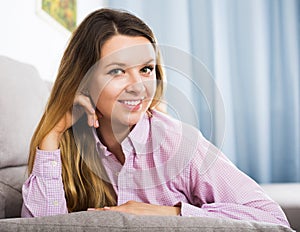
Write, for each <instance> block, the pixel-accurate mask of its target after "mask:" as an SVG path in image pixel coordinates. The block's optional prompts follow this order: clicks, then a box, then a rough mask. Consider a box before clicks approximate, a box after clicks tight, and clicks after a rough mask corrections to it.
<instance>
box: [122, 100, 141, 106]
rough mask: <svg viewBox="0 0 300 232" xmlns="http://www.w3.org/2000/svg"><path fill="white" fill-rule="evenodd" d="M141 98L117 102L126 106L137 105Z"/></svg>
mask: <svg viewBox="0 0 300 232" xmlns="http://www.w3.org/2000/svg"><path fill="white" fill-rule="evenodd" d="M142 101H143V100H119V102H121V103H123V104H125V105H128V106H137V105H139V104H141V103H142Z"/></svg>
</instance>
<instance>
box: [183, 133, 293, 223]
mask: <svg viewBox="0 0 300 232" xmlns="http://www.w3.org/2000/svg"><path fill="white" fill-rule="evenodd" d="M204 143H205V144H206V145H204V147H205V148H203V144H202V145H201V147H202V148H201V149H200V150H199V151H200V152H199V154H197V155H196V156H195V158H194V160H193V161H192V162H191V163H190V170H189V172H190V173H189V176H188V178H189V180H190V181H188V183H189V186H188V189H189V193H188V195H189V198H190V199H189V200H190V204H189V203H184V202H181V215H182V216H202V217H215V218H231V219H239V220H254V221H261V222H268V223H274V224H281V225H284V226H288V227H289V223H288V221H287V218H286V216H285V214H284V213H283V211H282V209H281V208H280V206H279V205H278V204H277V203H276V202H274V201H273V200H272V199H270V197H269V196H267V195H266V193H265V192H264V191H263V189H262V188H261V187H260V186H259V185H258V184H257V183H256V182H255V181H254V180H252V179H251V178H250V177H249V176H247V175H246V174H244V173H243V172H241V171H240V170H239V169H238V168H237V167H236V166H235V165H234V164H232V163H231V162H230V160H229V159H228V158H227V157H225V155H224V154H223V153H222V152H221V151H220V150H218V149H217V148H216V147H214V146H213V145H212V144H210V143H209V142H208V141H206V140H205V139H204Z"/></svg>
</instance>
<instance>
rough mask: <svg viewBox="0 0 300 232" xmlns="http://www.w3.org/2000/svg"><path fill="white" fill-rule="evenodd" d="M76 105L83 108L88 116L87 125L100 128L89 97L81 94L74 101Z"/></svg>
mask: <svg viewBox="0 0 300 232" xmlns="http://www.w3.org/2000/svg"><path fill="white" fill-rule="evenodd" d="M74 103H75V105H78V106H81V107H82V108H83V110H84V112H85V113H86V115H87V123H88V125H89V126H90V127H95V128H98V127H99V121H98V116H97V114H96V111H95V109H94V107H93V104H92V102H91V99H90V97H89V96H86V95H84V94H81V93H79V94H78V95H76V97H75V99H74Z"/></svg>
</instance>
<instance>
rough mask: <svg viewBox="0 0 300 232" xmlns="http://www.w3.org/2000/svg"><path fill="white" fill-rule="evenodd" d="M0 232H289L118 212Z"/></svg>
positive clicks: (20, 224) (7, 226)
mask: <svg viewBox="0 0 300 232" xmlns="http://www.w3.org/2000/svg"><path fill="white" fill-rule="evenodd" d="M0 231H2V232H6V231H7V232H8V231H51V232H56V231H73V232H76V231H87V232H89V231H103V232H105V231H107V232H117V231H118V232H119V231H143V232H147V231H149V232H161V231H172V232H173V231H186V232H191V231H225V232H226V231H228V232H229V231H230V232H232V231H243V232H247V231H275V232H276V231H292V230H291V229H289V228H286V227H284V226H277V225H273V224H266V223H257V222H249V221H237V220H224V219H213V218H201V217H197V218H195V217H180V216H135V215H130V214H124V213H119V212H101V211H92V212H79V213H72V214H69V215H57V216H51V217H41V218H28V219H24V218H22V219H5V220H0Z"/></svg>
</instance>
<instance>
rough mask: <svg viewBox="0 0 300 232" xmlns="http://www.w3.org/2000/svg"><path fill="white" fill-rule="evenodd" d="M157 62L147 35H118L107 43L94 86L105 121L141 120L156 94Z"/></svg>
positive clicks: (128, 123)
mask: <svg viewBox="0 0 300 232" xmlns="http://www.w3.org/2000/svg"><path fill="white" fill-rule="evenodd" d="M155 65H156V53H155V50H154V48H153V46H152V44H151V43H150V42H149V40H148V39H146V38H145V37H133V36H124V35H116V36H113V37H112V38H110V39H109V40H108V41H106V42H105V43H104V45H103V47H102V51H101V59H100V61H99V62H98V65H97V68H96V75H94V79H93V81H92V82H91V83H92V85H91V86H90V94H91V97H92V99H93V101H94V102H95V105H96V108H97V109H98V111H100V113H101V114H102V118H101V120H102V121H103V120H105V121H107V122H110V123H111V124H112V125H113V124H114V125H124V126H133V125H135V124H136V123H137V122H138V120H139V119H140V117H141V116H142V115H143V114H144V113H145V112H146V111H147V109H148V108H149V106H150V104H151V101H152V99H153V97H154V94H155V90H156V75H155ZM100 124H101V123H100Z"/></svg>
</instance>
